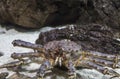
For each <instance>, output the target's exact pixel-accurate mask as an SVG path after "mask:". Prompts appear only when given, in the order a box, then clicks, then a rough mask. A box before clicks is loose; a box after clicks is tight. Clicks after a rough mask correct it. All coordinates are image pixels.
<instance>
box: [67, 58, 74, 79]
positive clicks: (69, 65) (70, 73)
mask: <svg viewBox="0 0 120 79" xmlns="http://www.w3.org/2000/svg"><path fill="white" fill-rule="evenodd" d="M66 67H67V68H68V76H69V79H74V78H76V72H75V71H76V69H75V67H74V64H73V62H72V60H69V61H68V63H67V64H66Z"/></svg>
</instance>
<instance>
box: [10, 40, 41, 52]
mask: <svg viewBox="0 0 120 79" xmlns="http://www.w3.org/2000/svg"><path fill="white" fill-rule="evenodd" d="M12 44H13V46H19V47H25V48H31V49H34V50H39V51H42V50H43V46H42V45H39V44H33V43H30V42H26V41H22V40H14V41H13V42H12Z"/></svg>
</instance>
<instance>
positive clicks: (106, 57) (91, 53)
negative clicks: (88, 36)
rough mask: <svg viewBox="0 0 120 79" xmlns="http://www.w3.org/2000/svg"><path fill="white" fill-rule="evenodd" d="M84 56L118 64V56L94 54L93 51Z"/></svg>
mask: <svg viewBox="0 0 120 79" xmlns="http://www.w3.org/2000/svg"><path fill="white" fill-rule="evenodd" d="M86 54H87V55H89V56H93V57H96V58H101V59H105V60H110V61H116V62H118V61H119V60H120V55H114V54H105V53H100V52H95V51H90V52H87V53H86Z"/></svg>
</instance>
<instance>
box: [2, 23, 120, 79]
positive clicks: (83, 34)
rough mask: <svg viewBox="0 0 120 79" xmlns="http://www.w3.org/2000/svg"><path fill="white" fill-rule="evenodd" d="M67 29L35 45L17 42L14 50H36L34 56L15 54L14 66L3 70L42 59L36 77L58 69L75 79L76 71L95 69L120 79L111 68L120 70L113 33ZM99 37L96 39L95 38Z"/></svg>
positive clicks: (97, 28)
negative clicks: (57, 67)
mask: <svg viewBox="0 0 120 79" xmlns="http://www.w3.org/2000/svg"><path fill="white" fill-rule="evenodd" d="M89 26H91V28H86V29H87V30H86V29H85V27H88V26H85V27H83V26H82V27H81V26H79V27H78V26H76V25H75V26H67V27H65V28H62V29H54V30H51V31H47V32H43V33H41V34H40V35H39V38H38V39H37V40H36V44H34V43H30V42H26V41H23V40H19V39H18V40H14V41H13V42H12V44H13V46H19V47H25V48H30V49H33V50H34V52H28V53H13V54H12V55H11V57H12V58H13V59H18V61H17V62H16V63H14V64H5V65H2V66H0V68H9V67H19V66H22V65H23V64H26V63H29V62H28V60H25V59H24V58H26V57H28V58H29V59H30V58H39V57H41V58H43V62H42V64H41V65H40V68H39V69H38V71H37V72H36V76H37V77H40V78H44V76H45V75H46V74H47V73H48V71H49V70H51V69H52V68H54V67H55V66H59V67H63V66H64V67H66V68H67V70H68V78H72V79H73V78H76V67H85V68H92V69H96V70H98V71H99V72H101V73H103V74H108V75H112V77H116V76H117V77H119V76H120V74H119V73H117V72H115V71H114V70H112V69H109V68H107V67H110V68H113V69H115V68H119V67H120V65H119V61H120V55H119V50H120V48H119V44H120V42H119V41H118V40H115V39H114V38H112V37H113V36H112V32H111V31H110V30H108V29H106V28H102V27H101V26H100V25H89ZM96 33H97V35H96ZM17 73H18V71H17Z"/></svg>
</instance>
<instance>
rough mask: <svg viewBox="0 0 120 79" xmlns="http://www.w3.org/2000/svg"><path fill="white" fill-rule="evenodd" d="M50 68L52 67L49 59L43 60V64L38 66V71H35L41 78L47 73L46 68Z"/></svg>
mask: <svg viewBox="0 0 120 79" xmlns="http://www.w3.org/2000/svg"><path fill="white" fill-rule="evenodd" d="M51 68H52V67H51V63H50V61H49V60H45V61H44V62H43V64H41V66H40V68H39V70H38V72H37V77H41V78H43V77H44V75H45V74H46V73H48V70H50V69H51Z"/></svg>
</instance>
